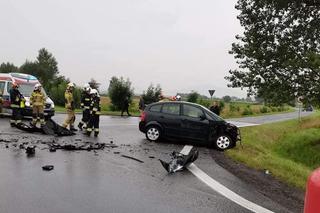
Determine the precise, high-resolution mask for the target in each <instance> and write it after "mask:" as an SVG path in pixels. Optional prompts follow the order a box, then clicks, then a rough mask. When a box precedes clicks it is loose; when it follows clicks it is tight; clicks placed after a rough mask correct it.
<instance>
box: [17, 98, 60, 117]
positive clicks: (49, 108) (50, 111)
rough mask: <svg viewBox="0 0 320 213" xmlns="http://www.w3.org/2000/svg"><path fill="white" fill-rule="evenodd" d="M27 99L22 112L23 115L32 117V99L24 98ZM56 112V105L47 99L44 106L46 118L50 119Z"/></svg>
mask: <svg viewBox="0 0 320 213" xmlns="http://www.w3.org/2000/svg"><path fill="white" fill-rule="evenodd" d="M24 98H25V107H24V108H23V110H22V115H23V116H27V117H29V116H30V117H31V116H32V107H31V105H30V97H24ZM54 113H55V110H54V103H53V101H52V100H51V98H49V97H47V99H46V103H45V106H44V116H45V117H47V118H50V117H52V116H54Z"/></svg>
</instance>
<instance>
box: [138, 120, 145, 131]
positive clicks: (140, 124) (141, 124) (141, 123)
mask: <svg viewBox="0 0 320 213" xmlns="http://www.w3.org/2000/svg"><path fill="white" fill-rule="evenodd" d="M139 130H140V132H143V133H146V123H145V122H144V121H140V122H139Z"/></svg>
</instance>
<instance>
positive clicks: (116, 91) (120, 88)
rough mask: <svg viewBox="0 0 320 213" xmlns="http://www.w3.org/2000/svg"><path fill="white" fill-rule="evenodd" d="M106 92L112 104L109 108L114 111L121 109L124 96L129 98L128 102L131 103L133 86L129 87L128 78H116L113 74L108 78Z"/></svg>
mask: <svg viewBox="0 0 320 213" xmlns="http://www.w3.org/2000/svg"><path fill="white" fill-rule="evenodd" d="M108 93H109V97H110V99H111V103H112V105H113V107H112V108H110V109H112V110H114V111H115V110H121V108H122V106H123V102H124V100H125V99H126V98H129V103H131V98H132V96H133V88H131V82H130V81H129V79H127V80H124V79H123V77H120V78H117V77H115V76H113V77H112V78H111V80H110V84H109V88H108Z"/></svg>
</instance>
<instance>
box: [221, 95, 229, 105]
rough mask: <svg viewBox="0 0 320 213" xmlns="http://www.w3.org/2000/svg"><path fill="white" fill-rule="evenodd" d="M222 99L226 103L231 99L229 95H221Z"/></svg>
mask: <svg viewBox="0 0 320 213" xmlns="http://www.w3.org/2000/svg"><path fill="white" fill-rule="evenodd" d="M222 100H223V101H224V102H226V103H229V102H230V101H231V97H230V96H229V95H225V96H223V97H222Z"/></svg>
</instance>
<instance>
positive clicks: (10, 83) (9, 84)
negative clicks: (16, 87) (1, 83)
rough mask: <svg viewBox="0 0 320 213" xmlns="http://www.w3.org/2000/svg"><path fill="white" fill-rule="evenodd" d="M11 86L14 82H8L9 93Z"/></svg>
mask: <svg viewBox="0 0 320 213" xmlns="http://www.w3.org/2000/svg"><path fill="white" fill-rule="evenodd" d="M11 87H12V82H8V83H7V92H8V93H9V92H10V89H11Z"/></svg>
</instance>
